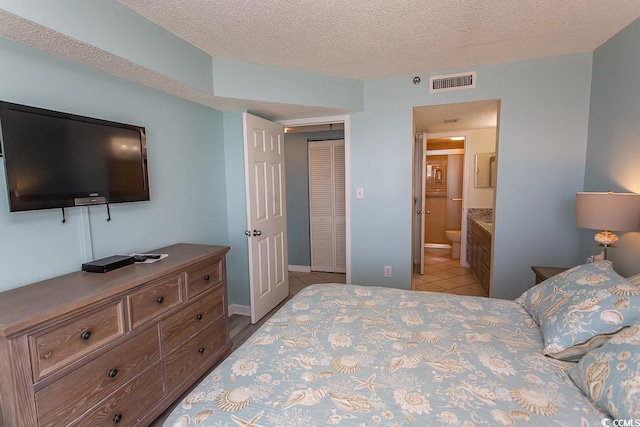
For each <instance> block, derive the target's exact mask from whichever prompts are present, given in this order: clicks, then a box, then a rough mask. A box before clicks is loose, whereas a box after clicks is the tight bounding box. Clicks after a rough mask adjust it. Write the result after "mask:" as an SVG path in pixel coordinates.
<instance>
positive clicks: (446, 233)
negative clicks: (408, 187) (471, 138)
mask: <svg viewBox="0 0 640 427" xmlns="http://www.w3.org/2000/svg"><path fill="white" fill-rule="evenodd" d="M425 139H426V141H427V149H426V160H425V168H424V173H425V177H424V182H425V188H424V197H425V212H424V215H425V217H424V222H425V225H424V229H425V238H424V245H425V248H427V249H434V248H436V249H451V235H452V232H454V231H455V232H457V236H458V240H459V235H460V234H459V233H460V230H461V229H462V206H463V199H462V186H463V182H464V179H463V178H464V143H465V139H466V138H465V137H464V136H460V135H453V136H447V137H440V138H429V135H426V138H425ZM457 243H460V242H459V241H458V242H457ZM457 257H458V259H459V251H458V252H457Z"/></svg>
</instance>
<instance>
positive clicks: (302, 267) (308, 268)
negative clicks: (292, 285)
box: [289, 265, 311, 273]
mask: <svg viewBox="0 0 640 427" xmlns="http://www.w3.org/2000/svg"><path fill="white" fill-rule="evenodd" d="M289 271H297V272H299V273H311V266H309V265H290V266H289Z"/></svg>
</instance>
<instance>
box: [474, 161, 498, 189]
mask: <svg viewBox="0 0 640 427" xmlns="http://www.w3.org/2000/svg"><path fill="white" fill-rule="evenodd" d="M495 182H496V153H477V154H476V180H475V187H476V188H492V187H495Z"/></svg>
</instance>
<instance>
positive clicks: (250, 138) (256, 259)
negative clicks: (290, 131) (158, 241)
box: [242, 113, 289, 323]
mask: <svg viewBox="0 0 640 427" xmlns="http://www.w3.org/2000/svg"><path fill="white" fill-rule="evenodd" d="M242 118H243V128H244V143H245V144H244V145H245V146H244V154H245V155H244V158H245V175H246V177H245V178H246V179H245V181H246V186H247V235H248V239H249V276H250V293H251V323H256V322H258V320H260V319H261V318H262V317H264V315H265V314H267V313H268V312H269V311H271V310H272V309H273V308H275V307H276V306H277V305H278V304H279V303H280V302H282V301H283V300H284V299H285V298H286V297H287V295H289V273H288V271H287V270H288V268H287V267H288V264H289V261H288V255H287V212H286V206H287V202H286V191H285V175H284V129H283V127H282V125H280V124H277V123H273V122H270V121H268V120H265V119H262V118H260V117H256V116H253V115H251V114H248V113H244V114H243V115H242Z"/></svg>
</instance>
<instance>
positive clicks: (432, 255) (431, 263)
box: [411, 249, 488, 296]
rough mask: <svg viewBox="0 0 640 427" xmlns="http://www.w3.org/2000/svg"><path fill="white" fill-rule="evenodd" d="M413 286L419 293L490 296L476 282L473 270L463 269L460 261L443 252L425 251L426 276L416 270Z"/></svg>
mask: <svg viewBox="0 0 640 427" xmlns="http://www.w3.org/2000/svg"><path fill="white" fill-rule="evenodd" d="M411 285H412V286H411V287H412V289H415V290H417V291H432V292H445V293H449V294H456V295H472V296H488V295H487V293H486V292H485V291H484V290H483V289H482V288H481V287H480V285H478V283H477V282H476V279H475V277H473V274H471V269H469V268H464V267H461V266H460V260H459V259H453V258H451V255H449V254H448V253H446V252H444V253H443V251H442V250H433V249H428V250H425V254H424V274H422V275H421V274H420V273H419V272H416V271H415V270H414V275H413V278H412V280H411Z"/></svg>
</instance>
